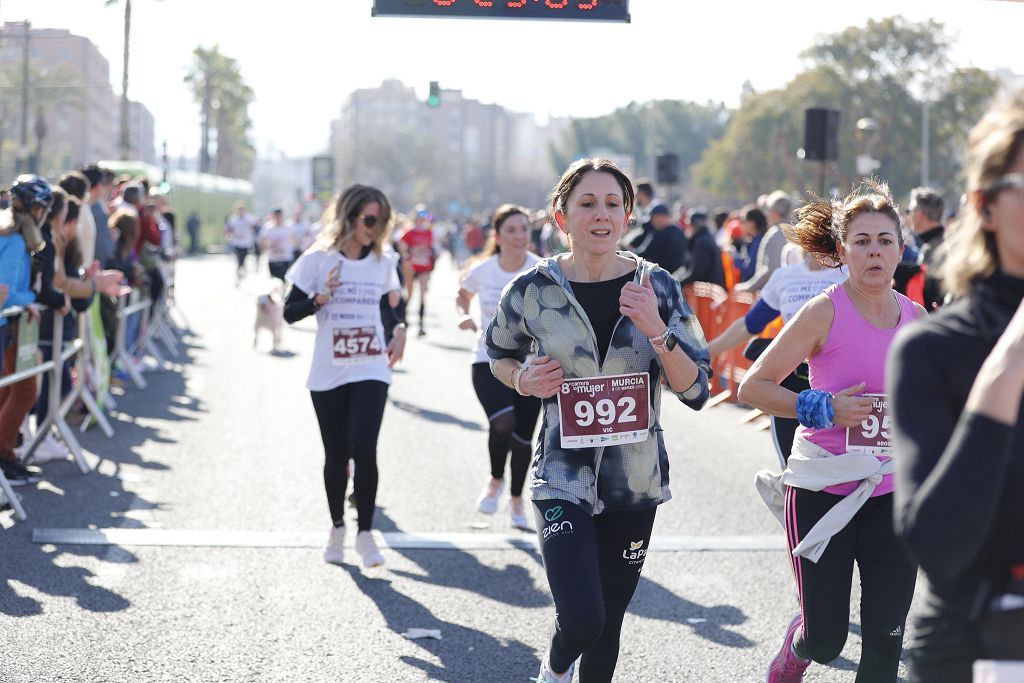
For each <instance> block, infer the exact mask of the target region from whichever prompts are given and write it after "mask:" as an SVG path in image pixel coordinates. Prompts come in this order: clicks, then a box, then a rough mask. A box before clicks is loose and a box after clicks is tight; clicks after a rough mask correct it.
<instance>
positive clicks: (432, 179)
mask: <svg viewBox="0 0 1024 683" xmlns="http://www.w3.org/2000/svg"><path fill="white" fill-rule="evenodd" d="M341 158H342V166H341V176H342V178H344V179H345V182H346V183H347V182H350V179H355V178H358V179H359V182H360V183H363V184H366V185H372V186H374V187H379V188H380V189H381V190H383V191H384V193H385V194H386V195H387V196H388V198H389V199H390V200H391V203H392V205H393V206H396V207H409V206H413V205H414V204H416V203H417V202H426V203H428V204H430V205H432V206H435V207H436V206H445V205H447V203H448V202H449V201H451V200H458V201H468V200H469V198H466V197H454V196H449V195H448V194H444V193H445V191H446V190H445V182H444V179H445V177H446V176H447V175H448V173H449V171H450V168H451V167H450V164H449V163H448V161H447V160H446V159H445V157H444V156H443V155H442V154H441V152H440V149H439V147H438V146H437V144H436V143H435V142H434V140H433V139H432V138H430V137H428V136H423V135H419V134H417V133H416V132H415V131H414V130H412V129H409V130H403V131H400V132H398V133H397V134H395V133H387V134H383V133H379V132H375V133H371V134H367V135H363V136H361V137H360V138H359V140H358V142H357V143H356V145H355V146H354V147H352V148H346V149H344V150H343V155H342V157H341Z"/></svg>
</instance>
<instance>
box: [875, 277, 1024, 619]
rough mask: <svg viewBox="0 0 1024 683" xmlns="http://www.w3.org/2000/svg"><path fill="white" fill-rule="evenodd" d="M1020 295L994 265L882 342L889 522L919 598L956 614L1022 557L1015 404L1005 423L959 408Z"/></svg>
mask: <svg viewBox="0 0 1024 683" xmlns="http://www.w3.org/2000/svg"><path fill="white" fill-rule="evenodd" d="M1022 298H1024V280H1018V279H1015V278H1010V277H1007V276H1004V275H1002V274H996V275H994V276H992V277H991V278H989V279H988V280H985V281H983V282H980V283H978V284H977V285H976V286H975V287H974V289H973V290H972V292H971V294H970V295H969V296H966V297H964V298H963V299H961V300H959V301H956V302H955V303H953V304H950V305H949V306H946V307H945V308H943V309H942V311H941V312H939V313H937V314H935V315H933V316H930V317H928V318H926V319H923V320H922V321H921V322H918V323H916V324H914V325H913V326H911V327H909V328H908V329H907V330H906V331H905V332H902V333H900V335H899V336H898V337H897V339H896V341H895V342H894V343H893V345H892V347H891V349H890V352H889V365H888V373H887V376H886V377H887V382H888V385H889V386H888V391H889V394H890V396H891V399H892V400H891V402H890V406H891V407H892V409H893V419H894V426H895V432H896V433H895V435H894V444H895V447H896V452H895V456H894V459H895V460H896V464H897V473H896V497H895V505H896V529H897V532H898V534H899V535H900V536H901V538H902V539H903V540H904V541H905V543H906V545H907V546H908V547H909V549H910V551H911V553H912V554H913V556H914V557H915V558H916V560H917V561H918V562H919V563H920V565H921V570H922V571H923V572H924V574H925V575H926V576H927V577H928V582H929V589H930V593H931V596H930V598H929V600H928V602H929V603H930V604H932V605H933V606H937V607H935V608H936V609H938V611H940V612H947V613H948V614H950V615H955V616H956V617H957V618H966V616H967V614H968V613H969V612H970V611H971V610H972V609H975V610H976V609H977V606H978V604H979V602H981V603H983V602H984V600H985V595H984V594H985V593H986V592H996V593H998V592H1005V590H1006V587H1007V585H1008V584H1009V583H1010V580H1011V576H1010V573H1011V567H1013V566H1024V495H1022V492H1024V410H1021V412H1020V416H1019V417H1018V420H1017V424H1016V425H1014V426H1009V425H1005V424H1001V423H999V422H996V421H994V420H991V419H989V418H987V417H984V416H982V415H977V414H974V413H969V412H964V405H965V403H966V401H967V395H968V394H969V393H970V391H971V387H972V385H973V384H974V380H975V378H976V376H977V373H978V369H979V368H980V367H981V364H982V362H983V361H984V360H985V358H986V357H987V356H988V354H989V353H990V352H991V351H992V347H993V346H994V345H995V343H996V341H997V340H998V339H999V336H1000V335H1001V334H1002V333H1003V331H1004V330H1005V329H1006V326H1007V324H1008V323H1009V321H1010V318H1011V317H1012V316H1013V314H1014V312H1015V311H1016V310H1017V307H1018V305H1019V304H1020V302H1021V299H1022Z"/></svg>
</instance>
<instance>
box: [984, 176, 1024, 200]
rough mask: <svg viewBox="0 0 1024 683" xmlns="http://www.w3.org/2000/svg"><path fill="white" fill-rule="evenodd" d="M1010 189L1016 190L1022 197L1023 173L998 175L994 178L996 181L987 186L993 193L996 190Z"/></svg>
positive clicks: (1023, 194)
mask: <svg viewBox="0 0 1024 683" xmlns="http://www.w3.org/2000/svg"><path fill="white" fill-rule="evenodd" d="M1011 189H1012V190H1017V192H1019V193H1020V195H1021V197H1022V198H1024V173H1010V174H1007V175H1004V176H1000V177H999V178H997V179H996V182H995V183H993V184H992V187H990V188H989V192H991V193H992V194H995V193H996V192H1002V191H1003V190H1011Z"/></svg>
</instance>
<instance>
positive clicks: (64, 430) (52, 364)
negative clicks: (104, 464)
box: [0, 307, 92, 520]
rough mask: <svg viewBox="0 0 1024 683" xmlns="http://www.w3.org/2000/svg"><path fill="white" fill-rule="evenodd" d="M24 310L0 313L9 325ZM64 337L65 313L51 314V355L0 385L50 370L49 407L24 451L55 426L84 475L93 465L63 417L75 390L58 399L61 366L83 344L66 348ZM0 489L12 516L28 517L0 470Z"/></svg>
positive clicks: (30, 452)
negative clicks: (83, 453)
mask: <svg viewBox="0 0 1024 683" xmlns="http://www.w3.org/2000/svg"><path fill="white" fill-rule="evenodd" d="M24 313H25V310H24V309H23V308H19V307H12V308H8V309H4V310H3V311H0V315H2V316H3V317H6V318H7V319H8V324H10V323H11V321H12V320H13V319H14V318H15V317H18V316H21V315H24ZM63 337H64V316H61V315H57V314H54V316H53V354H52V356H51V360H48V361H43V362H41V363H37V364H35V365H33V366H32V367H30V368H27V369H25V370H22V371H20V372H15V373H13V374H10V375H5V376H4V377H2V378H0V387H6V386H10V385H12V384H16V383H18V382H21V381H23V380H26V379H31V378H33V377H38V376H40V375H42V374H43V373H46V372H49V373H50V384H49V387H48V390H49V392H50V397H49V401H50V409H49V411H48V413H47V416H46V419H45V420H44V421H43V424H41V425H39V427H38V428H37V429H36V433H35V435H34V436H33V437H32V440H31V441H30V442H29V444H28V447H27V449H26V453H27V454H28V455H31V454H32V452H33V451H34V450H35V448H36V446H38V445H39V443H40V442H41V441H42V440H43V438H44V437H45V436H46V435H47V433H49V430H50V427H51V426H55V427H56V428H57V430H58V431H59V432H60V435H61V436H62V437H63V438H64V442H65V444H66V445H67V447H68V449H69V450H70V451H71V454H72V455H73V456H74V458H75V462H76V463H77V464H78V468H79V469H80V470H81V471H82V473H83V474H85V473H87V472H89V471H91V469H92V468H91V467H89V463H88V462H86V460H85V458H84V457H83V455H82V447H81V446H80V445H79V443H78V439H76V438H75V435H74V433H73V432H72V431H71V427H70V426H69V425H68V423H67V422H66V421H65V420H64V416H65V415H67V412H68V410H70V408H71V406H72V405H73V403H74V401H73V400H71V399H72V397H75V398H77V395H76V392H75V391H72V392H71V394H69V396H68V399H69V400H67V401H65V402H64V403H63V404H62V403H61V399H60V390H61V374H62V373H61V371H62V368H63V367H64V362H65V361H67V360H69V359H70V358H73V357H74V356H75V355H77V354H78V353H79V352H80V351H81V350H82V348H83V346H84V344H83V342H82V340H81V339H76V340H75V341H74V342H72V343H71V344H69V345H67V347H66V348H65V345H64V341H63ZM79 386H80V387H81V388H80V389H78V393H79V394H80V395H84V392H87V389H85V387H84V383H82V382H80V383H79ZM87 405H88V403H87ZM0 490H2V491H3V493H4V496H5V497H6V498H7V500H8V502H9V503H10V505H11V507H12V508H14V515H15V517H17V518H18V519H19V520H25V519H27V518H28V515H27V514H26V513H25V508H24V507H23V506H22V504H21V500H20V498H19V497H18V496H17V495H16V494H15V492H14V490H13V488H12V487H11V485H10V482H8V481H7V478H6V477H5V476H4V475H3V472H0Z"/></svg>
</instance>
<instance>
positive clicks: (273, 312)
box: [252, 287, 284, 352]
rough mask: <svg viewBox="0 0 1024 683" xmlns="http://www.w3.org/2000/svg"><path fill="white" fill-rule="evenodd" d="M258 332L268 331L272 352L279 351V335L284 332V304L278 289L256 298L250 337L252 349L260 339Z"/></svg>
mask: <svg viewBox="0 0 1024 683" xmlns="http://www.w3.org/2000/svg"><path fill="white" fill-rule="evenodd" d="M260 330H269V331H270V334H271V335H273V338H274V346H273V350H274V351H275V352H276V351H280V349H281V333H282V332H283V331H284V303H283V302H282V301H281V291H280V288H278V287H275V288H274V289H273V290H272V291H270V292H267V293H266V294H261V295H260V296H258V297H257V298H256V326H255V329H254V330H253V337H252V347H253V348H254V349H255V348H256V344H257V342H258V341H259V338H260Z"/></svg>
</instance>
